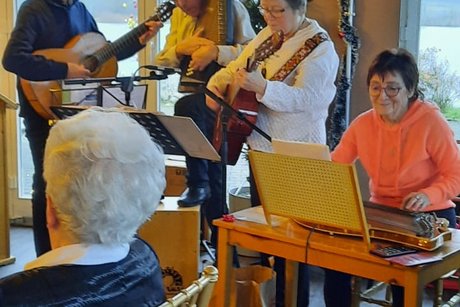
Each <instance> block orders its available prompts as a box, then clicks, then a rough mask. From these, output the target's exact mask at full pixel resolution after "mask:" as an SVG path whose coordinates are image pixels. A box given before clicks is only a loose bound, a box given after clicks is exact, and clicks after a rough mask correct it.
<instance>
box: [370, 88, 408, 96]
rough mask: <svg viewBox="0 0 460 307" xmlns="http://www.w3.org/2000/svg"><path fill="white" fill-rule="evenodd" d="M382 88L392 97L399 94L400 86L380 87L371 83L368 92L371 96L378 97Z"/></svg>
mask: <svg viewBox="0 0 460 307" xmlns="http://www.w3.org/2000/svg"><path fill="white" fill-rule="evenodd" d="M382 90H383V91H384V92H385V94H386V95H387V96H388V97H390V98H392V97H396V96H398V94H399V91H400V90H401V87H396V86H389V85H388V86H387V87H381V86H380V85H371V86H369V94H370V95H371V96H372V97H379V96H380V93H382Z"/></svg>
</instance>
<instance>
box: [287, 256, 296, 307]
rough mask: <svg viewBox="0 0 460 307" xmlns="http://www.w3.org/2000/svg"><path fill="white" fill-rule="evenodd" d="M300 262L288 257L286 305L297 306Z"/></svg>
mask: <svg viewBox="0 0 460 307" xmlns="http://www.w3.org/2000/svg"><path fill="white" fill-rule="evenodd" d="M298 273H299V263H298V262H296V261H291V260H287V259H286V272H285V279H286V286H285V288H284V289H285V296H284V303H285V304H286V305H285V306H297V290H298V289H297V285H298V280H299V278H298V277H299V276H298Z"/></svg>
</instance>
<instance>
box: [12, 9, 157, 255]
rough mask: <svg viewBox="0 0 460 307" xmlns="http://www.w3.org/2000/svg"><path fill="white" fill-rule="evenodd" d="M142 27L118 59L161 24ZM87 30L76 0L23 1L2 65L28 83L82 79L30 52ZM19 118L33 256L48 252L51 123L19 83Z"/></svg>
mask: <svg viewBox="0 0 460 307" xmlns="http://www.w3.org/2000/svg"><path fill="white" fill-rule="evenodd" d="M145 25H146V26H147V31H146V32H145V33H144V34H143V35H141V36H140V37H138V39H137V41H136V42H132V43H131V44H130V45H129V46H128V47H127V48H126V50H120V52H119V53H118V54H116V58H117V59H118V60H121V59H124V58H127V57H130V56H132V55H133V54H135V53H136V52H137V51H139V50H140V49H142V48H143V47H144V46H145V43H146V42H147V41H148V40H149V39H150V38H152V37H153V36H154V35H155V34H156V33H157V32H158V30H159V29H160V27H161V26H162V23H161V22H155V21H149V22H147V23H146V24H145ZM89 32H99V31H98V28H97V25H96V22H95V20H94V18H93V17H92V16H91V14H90V13H89V12H88V10H87V9H86V7H85V5H84V4H83V3H81V2H80V1H79V0H27V1H25V2H24V3H23V4H22V6H21V8H20V9H19V12H18V14H17V20H16V26H15V28H14V30H13V32H12V34H11V38H10V40H9V42H8V45H7V46H6V49H5V53H4V55H3V67H4V68H5V69H6V70H8V71H10V72H12V73H14V74H16V75H17V76H18V77H20V78H22V79H26V80H31V81H47V80H62V79H66V78H86V77H89V76H90V74H91V72H90V71H89V69H87V68H86V67H85V66H83V65H81V64H79V63H75V62H72V61H70V60H69V61H62V60H61V61H55V60H50V59H47V58H46V57H44V56H42V55H36V54H34V52H36V51H38V50H42V49H49V48H63V47H64V46H65V45H66V44H67V43H68V42H69V41H71V39H73V38H75V37H77V36H78V35H82V34H85V33H89ZM18 96H19V102H20V106H21V109H20V113H19V116H21V117H23V118H24V126H25V134H26V137H27V139H28V140H29V144H30V149H31V153H32V159H33V163H34V175H33V193H32V214H33V232H34V241H35V250H36V253H37V256H40V255H42V254H43V253H45V252H47V251H49V250H50V241H49V235H48V230H47V226H46V217H45V211H46V200H45V181H44V180H43V176H42V173H43V152H44V148H45V142H46V139H47V137H48V133H49V129H50V125H49V123H48V120H47V119H45V118H43V117H41V116H40V115H39V114H38V113H37V111H36V110H35V108H34V107H33V106H32V105H31V103H30V101H29V100H30V98H27V97H26V95H25V92H24V90H23V87H22V86H21V83H20V82H18Z"/></svg>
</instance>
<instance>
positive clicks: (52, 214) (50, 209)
mask: <svg viewBox="0 0 460 307" xmlns="http://www.w3.org/2000/svg"><path fill="white" fill-rule="evenodd" d="M46 225H47V226H48V228H57V227H58V226H59V220H58V218H57V215H56V209H54V204H53V200H52V199H51V197H50V196H49V195H46Z"/></svg>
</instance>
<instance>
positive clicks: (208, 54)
mask: <svg viewBox="0 0 460 307" xmlns="http://www.w3.org/2000/svg"><path fill="white" fill-rule="evenodd" d="M211 43H212V44H207V45H202V46H201V47H200V48H198V49H197V50H196V51H195V52H193V53H192V60H191V61H190V64H189V70H192V71H202V70H204V69H205V68H206V66H208V65H209V63H211V62H212V61H215V60H217V56H218V55H219V48H218V47H217V46H216V45H215V44H214V43H213V42H211Z"/></svg>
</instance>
